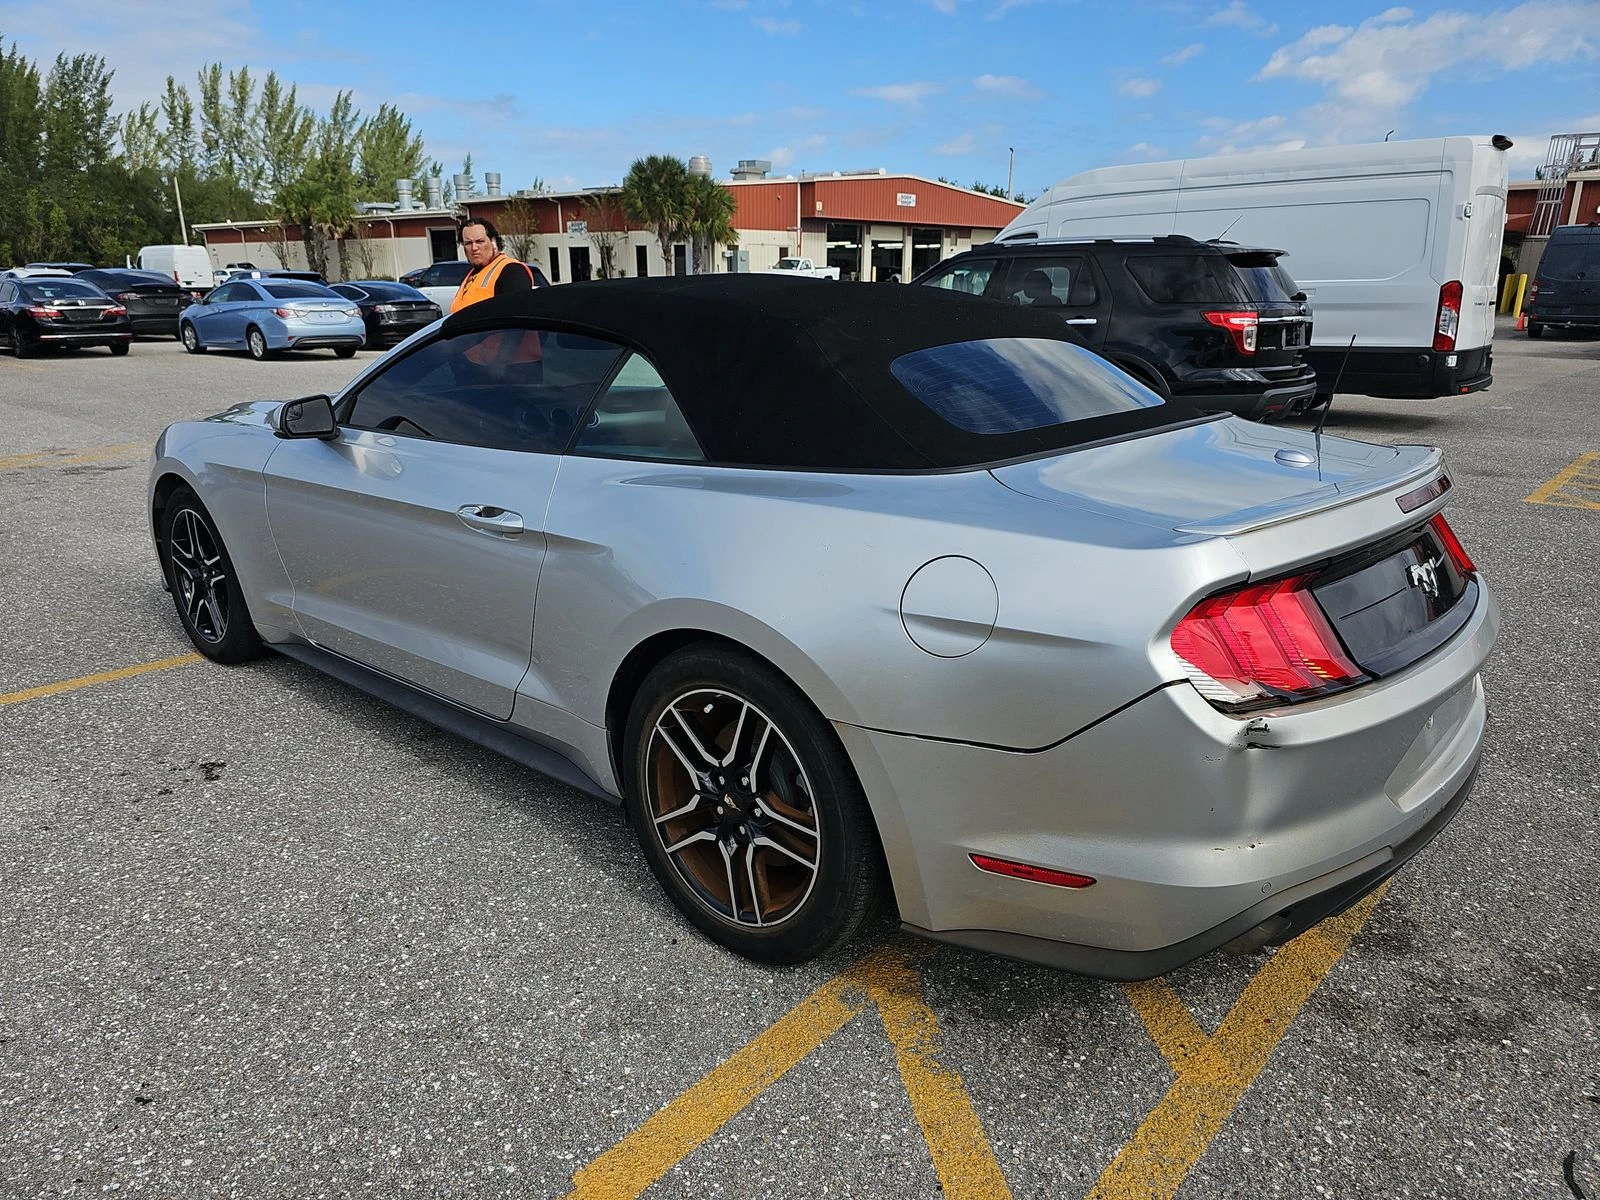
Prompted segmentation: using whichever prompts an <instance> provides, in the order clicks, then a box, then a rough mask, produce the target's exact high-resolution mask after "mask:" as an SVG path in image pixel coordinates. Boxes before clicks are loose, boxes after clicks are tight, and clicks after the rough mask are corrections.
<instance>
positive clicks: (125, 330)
mask: <svg viewBox="0 0 1600 1200" xmlns="http://www.w3.org/2000/svg"><path fill="white" fill-rule="evenodd" d="M132 341H133V325H132V324H131V323H130V322H129V320H128V310H127V309H126V308H124V307H123V306H122V305H120V304H118V303H117V302H116V301H115V300H113V299H112V298H111V297H110V296H108V295H106V294H105V293H104V292H103V291H101V290H100V289H99V288H97V287H95V285H94V284H92V283H85V282H84V281H83V280H81V279H74V278H72V277H71V276H67V277H66V278H61V277H59V276H56V275H34V276H30V277H24V278H21V279H0V342H4V344H5V345H6V347H7V348H8V349H9V350H10V351H11V353H13V354H15V355H16V356H17V357H18V358H30V357H32V356H33V355H34V354H37V353H38V352H39V351H40V350H43V349H45V348H47V347H56V348H59V349H75V348H78V347H81V346H104V347H106V348H107V349H108V350H110V351H111V353H113V354H117V355H121V354H126V353H127V352H128V345H129V343H131V342H132Z"/></svg>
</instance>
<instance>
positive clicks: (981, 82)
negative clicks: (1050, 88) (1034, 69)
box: [972, 75, 1044, 100]
mask: <svg viewBox="0 0 1600 1200" xmlns="http://www.w3.org/2000/svg"><path fill="white" fill-rule="evenodd" d="M972 86H973V87H975V88H977V89H978V90H979V91H980V92H988V93H989V94H990V95H992V96H1005V97H1008V98H1010V99H1013V100H1037V99H1038V98H1039V97H1040V96H1042V95H1044V93H1043V92H1041V91H1040V90H1039V89H1038V88H1036V87H1034V86H1033V85H1032V84H1030V83H1029V82H1028V81H1027V80H1026V79H1022V78H1020V77H1018V76H1016V75H979V76H978V77H977V78H976V79H974V80H973V81H972Z"/></svg>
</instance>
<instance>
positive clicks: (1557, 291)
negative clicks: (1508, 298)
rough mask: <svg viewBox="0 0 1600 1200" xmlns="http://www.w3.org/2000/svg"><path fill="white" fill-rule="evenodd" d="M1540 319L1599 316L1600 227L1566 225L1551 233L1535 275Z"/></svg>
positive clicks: (1554, 320)
mask: <svg viewBox="0 0 1600 1200" xmlns="http://www.w3.org/2000/svg"><path fill="white" fill-rule="evenodd" d="M1536 278H1537V281H1538V284H1539V294H1538V297H1537V299H1536V301H1535V309H1536V311H1537V312H1538V314H1539V320H1540V321H1550V322H1554V323H1555V324H1560V323H1561V322H1562V321H1563V320H1564V319H1566V318H1569V317H1593V316H1596V315H1600V226H1596V225H1563V226H1558V227H1557V228H1556V230H1555V231H1554V232H1553V233H1552V234H1551V235H1550V244H1549V245H1547V246H1546V247H1545V249H1544V257H1542V258H1541V259H1540V260H1539V270H1538V274H1537V276H1536Z"/></svg>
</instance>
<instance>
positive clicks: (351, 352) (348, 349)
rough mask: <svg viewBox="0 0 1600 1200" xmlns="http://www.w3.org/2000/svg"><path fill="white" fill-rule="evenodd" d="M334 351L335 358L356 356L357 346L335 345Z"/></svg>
mask: <svg viewBox="0 0 1600 1200" xmlns="http://www.w3.org/2000/svg"><path fill="white" fill-rule="evenodd" d="M333 353H334V357H335V358H354V357H355V356H356V347H354V346H335V347H334V348H333Z"/></svg>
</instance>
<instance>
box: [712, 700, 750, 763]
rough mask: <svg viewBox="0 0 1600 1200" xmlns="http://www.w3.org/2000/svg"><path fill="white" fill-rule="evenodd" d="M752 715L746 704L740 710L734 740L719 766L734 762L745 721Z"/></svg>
mask: <svg viewBox="0 0 1600 1200" xmlns="http://www.w3.org/2000/svg"><path fill="white" fill-rule="evenodd" d="M749 715H750V706H749V705H748V704H746V705H745V706H744V707H743V708H741V709H740V710H739V723H738V724H737V725H735V726H734V727H733V738H732V740H731V741H730V742H729V743H728V752H727V753H726V754H724V755H723V756H722V761H721V762H720V763H719V764H718V765H719V766H724V767H725V766H727V765H728V764H729V763H731V762H732V761H733V756H734V755H735V754H738V753H739V738H740V737H742V736H743V734H744V719H745V718H746V717H748V716H749Z"/></svg>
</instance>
